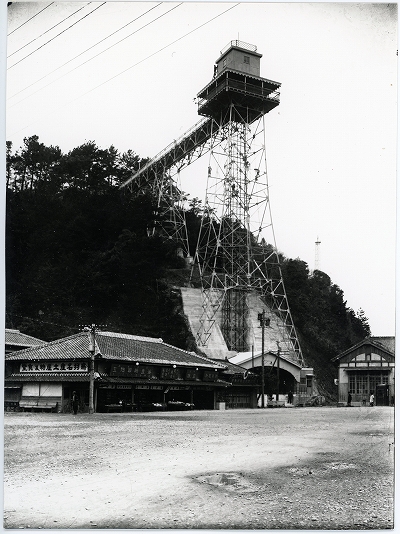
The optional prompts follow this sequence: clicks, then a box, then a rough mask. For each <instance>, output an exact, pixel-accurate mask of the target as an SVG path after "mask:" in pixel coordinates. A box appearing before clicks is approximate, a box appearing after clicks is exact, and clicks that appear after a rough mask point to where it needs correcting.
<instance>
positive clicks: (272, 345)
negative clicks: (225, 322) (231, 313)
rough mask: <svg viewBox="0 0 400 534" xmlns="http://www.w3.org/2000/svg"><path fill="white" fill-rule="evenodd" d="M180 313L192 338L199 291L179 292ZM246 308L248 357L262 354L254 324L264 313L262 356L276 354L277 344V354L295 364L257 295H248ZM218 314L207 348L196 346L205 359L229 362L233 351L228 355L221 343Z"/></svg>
mask: <svg viewBox="0 0 400 534" xmlns="http://www.w3.org/2000/svg"><path fill="white" fill-rule="evenodd" d="M181 295H182V302H183V310H184V313H185V315H186V317H187V319H188V323H189V326H190V329H191V331H192V333H193V335H194V336H195V338H196V334H197V332H198V331H199V329H200V317H201V314H202V310H203V308H202V303H203V301H202V290H201V289H200V288H187V287H182V288H181ZM247 298H248V306H249V339H248V345H249V354H252V353H253V354H257V353H260V352H261V350H262V329H261V327H260V322H259V320H258V314H259V313H261V312H262V311H263V310H265V317H267V318H268V319H269V320H270V323H269V326H268V327H265V329H264V352H265V353H266V352H277V351H278V343H279V347H280V352H281V355H282V356H283V357H285V358H286V359H289V360H292V361H296V362H297V357H296V354H295V352H294V350H293V348H292V347H291V346H290V343H289V342H288V341H287V340H285V336H284V332H285V327H284V324H283V322H282V321H281V319H280V318H279V317H277V316H276V315H275V314H274V313H273V312H272V311H271V309H270V308H269V307H268V306H267V305H266V304H265V303H264V302H263V301H262V300H261V298H260V296H259V294H258V293H257V292H255V291H254V292H251V293H249V294H248V297H247ZM221 322H222V313H221V310H219V311H218V312H217V313H216V315H215V325H214V328H213V330H212V332H211V335H210V338H209V340H208V342H207V346H206V347H203V346H199V349H200V350H202V351H203V352H204V353H205V354H206V355H207V356H208V357H210V358H214V359H221V360H225V359H229V358H232V357H233V356H235V355H236V354H238V353H237V351H230V350H229V349H228V347H227V345H226V343H225V340H224V337H223V335H222V332H221V328H220V325H221Z"/></svg>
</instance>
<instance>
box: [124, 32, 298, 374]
mask: <svg viewBox="0 0 400 534" xmlns="http://www.w3.org/2000/svg"><path fill="white" fill-rule="evenodd" d="M261 57H262V55H261V54H260V53H258V52H257V47H256V46H254V45H251V44H248V43H244V42H242V41H231V42H230V43H229V44H228V45H227V46H226V47H225V48H224V49H223V50H222V51H221V53H220V56H219V58H218V59H217V60H216V63H215V66H214V76H213V78H212V80H211V81H210V82H209V83H208V84H207V85H206V86H205V87H204V88H203V89H202V90H201V91H200V92H199V93H198V95H197V104H198V113H199V115H200V116H202V117H203V118H202V119H201V121H200V122H199V123H197V124H196V125H195V126H194V127H193V128H192V129H191V130H189V131H188V132H186V134H184V135H183V136H182V137H181V138H180V139H178V140H176V141H174V143H172V144H171V145H169V147H167V148H166V149H165V150H164V151H162V152H160V154H158V155H157V156H156V157H155V158H153V159H152V160H150V161H149V162H148V163H147V164H146V166H145V167H143V169H141V170H140V171H139V172H138V173H136V175H135V176H133V177H132V178H131V179H129V180H128V181H127V182H126V183H125V184H124V185H127V184H129V185H130V187H137V188H139V189H140V188H141V187H151V188H153V191H154V192H155V193H156V194H157V197H158V199H159V209H160V213H161V214H163V219H162V222H161V226H160V229H159V231H160V233H161V234H164V235H166V237H168V238H170V239H175V240H176V241H178V242H179V243H180V246H181V248H182V250H184V252H185V254H186V255H188V256H189V255H193V251H189V247H188V244H187V232H186V227H185V221H184V209H183V204H182V201H181V200H180V199H179V198H177V195H176V192H177V191H179V187H177V186H176V183H177V182H176V179H175V178H174V177H175V176H176V175H178V176H179V172H180V171H181V170H182V169H183V168H184V167H185V166H187V165H190V163H191V162H192V161H194V160H195V159H197V158H199V157H200V156H203V155H204V154H205V153H207V154H208V158H209V161H208V166H207V176H206V177H205V178H206V179H207V188H206V198H205V203H204V210H203V216H202V221H201V229H200V232H199V236H198V243H197V247H196V251H195V252H194V258H193V266H192V272H191V281H192V283H196V281H198V280H200V283H201V288H202V299H203V302H202V310H201V317H200V321H199V324H200V326H199V329H198V331H197V332H196V340H197V344H198V346H199V347H200V348H202V347H204V348H206V347H207V343H208V340H209V339H210V336H211V334H212V331H213V328H215V326H216V322H217V321H218V326H219V327H220V329H221V332H222V335H223V337H224V339H225V342H226V345H227V347H228V349H229V350H230V351H236V352H246V351H249V350H250V349H251V347H250V339H249V297H250V295H251V294H252V293H254V292H256V293H257V294H258V295H259V296H260V297H261V298H262V301H263V302H264V303H265V305H266V306H267V307H268V309H269V310H271V313H274V314H276V315H277V316H278V317H279V324H280V325H281V328H282V340H283V341H284V343H283V346H284V347H285V348H284V349H283V350H282V351H281V352H282V353H285V352H287V353H288V354H287V356H288V357H290V359H294V360H296V362H297V363H299V364H301V365H304V362H303V357H302V353H301V349H300V345H299V342H298V338H297V334H296V331H295V328H294V325H293V321H292V317H291V313H290V309H289V306H288V302H287V298H286V291H285V287H284V283H283V278H282V272H281V265H280V258H279V254H278V251H277V248H276V243H275V235H274V231H273V225H272V216H271V210H270V202H269V188H268V176H267V158H266V149H265V127H264V121H265V115H266V114H267V113H269V112H270V111H271V110H273V109H274V108H276V107H277V106H278V105H279V98H280V83H279V82H275V81H272V80H269V79H266V78H262V77H261V76H260V59H261ZM171 190H173V191H174V194H173V195H171V194H170V192H171ZM178 196H179V195H178ZM260 311H262V310H260ZM289 353H290V354H289ZM283 355H284V354H283Z"/></svg>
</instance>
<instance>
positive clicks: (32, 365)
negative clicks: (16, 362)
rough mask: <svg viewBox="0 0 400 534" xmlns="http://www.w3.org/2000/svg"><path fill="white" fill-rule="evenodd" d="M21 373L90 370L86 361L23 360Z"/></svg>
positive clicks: (85, 371) (83, 371) (84, 371)
mask: <svg viewBox="0 0 400 534" xmlns="http://www.w3.org/2000/svg"><path fill="white" fill-rule="evenodd" d="M19 370H20V373H32V372H34V373H49V372H51V373H54V372H61V373H63V372H64V373H65V372H70V371H74V372H82V373H87V372H88V364H87V363H86V362H23V363H21V365H20V369H19Z"/></svg>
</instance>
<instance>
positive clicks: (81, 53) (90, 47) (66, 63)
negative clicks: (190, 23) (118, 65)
mask: <svg viewBox="0 0 400 534" xmlns="http://www.w3.org/2000/svg"><path fill="white" fill-rule="evenodd" d="M162 3H163V2H159V3H158V4H157V5H155V6H153V7H151V8H150V9H148V10H147V11H145V12H144V13H142V14H141V15H139V16H138V17H136V18H134V19H133V20H131V21H129V22H128V23H127V24H124V26H121V28H118V30H115V31H114V32H112V33H110V34H109V35H107V37H104V38H103V39H101V40H100V41H97V43H95V44H94V45H92V46H89V48H86V50H84V51H83V52H80V53H79V54H78V55H76V56H74V57H73V58H71V59H69V60H68V61H66V62H65V63H63V64H62V65H60V66H59V67H57V68H56V69H54V70H52V71H51V72H49V73H48V74H45V75H44V76H42V77H41V78H39V79H38V80H36V81H35V82H33V83H31V84H30V85H27V86H26V87H24V88H23V89H21V90H20V91H18V92H17V93H14V94H13V95H11V96H9V97H8V99H7V100H9V99H10V98H14V97H15V96H17V95H19V94H20V93H22V92H24V91H26V90H27V89H29V87H32V86H33V85H35V84H37V83H38V82H40V81H42V80H44V79H45V78H47V77H48V76H50V75H51V74H53V73H54V72H56V71H58V70H60V69H62V68H63V67H65V65H68V63H71V62H72V61H74V60H75V59H77V58H78V57H80V56H82V55H83V54H86V52H89V50H91V49H92V48H95V47H96V46H97V45H99V44H100V43H102V42H104V41H106V40H107V39H109V38H110V37H112V36H113V35H115V34H116V33H118V32H120V31H121V30H123V29H124V28H126V27H127V26H129V25H130V24H133V23H134V22H136V21H137V20H139V19H140V18H142V17H144V16H145V15H147V13H150V11H152V10H153V9H155V8H157V7H159V6H161V5H162ZM154 20H156V19H154ZM134 33H135V32H134ZM130 35H133V33H131V34H130ZM130 35H128V37H130ZM118 42H119V43H120V42H121V41H118ZM115 44H118V43H115ZM107 50H108V49H107ZM94 57H97V56H94ZM91 59H93V58H91ZM89 61H90V60H89ZM82 65H84V63H82ZM78 67H80V65H78ZM78 67H75V68H78ZM72 70H74V69H72ZM72 70H70V71H69V72H67V73H66V74H69V73H70V72H72ZM66 74H63V76H66ZM63 76H60V78H62V77H63ZM60 78H57V80H59V79H60ZM57 80H53V82H54V81H57ZM53 82H50V83H53ZM49 85H50V84H47V85H45V86H44V87H48V86H49ZM44 87H42V89H44ZM40 90H41V89H39V91H40ZM35 93H37V91H35ZM35 93H31V95H32V94H35ZM31 95H29V96H31ZM29 96H28V97H26V98H29ZM23 100H25V98H24V99H22V100H20V101H19V102H22V101H23ZM19 102H18V103H19Z"/></svg>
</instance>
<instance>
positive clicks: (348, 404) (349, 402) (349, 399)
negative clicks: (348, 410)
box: [347, 393, 351, 406]
mask: <svg viewBox="0 0 400 534" xmlns="http://www.w3.org/2000/svg"><path fill="white" fill-rule="evenodd" d="M347 406H351V393H349V394H348V395H347Z"/></svg>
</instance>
